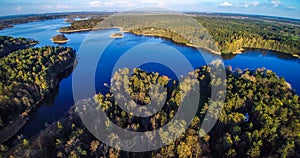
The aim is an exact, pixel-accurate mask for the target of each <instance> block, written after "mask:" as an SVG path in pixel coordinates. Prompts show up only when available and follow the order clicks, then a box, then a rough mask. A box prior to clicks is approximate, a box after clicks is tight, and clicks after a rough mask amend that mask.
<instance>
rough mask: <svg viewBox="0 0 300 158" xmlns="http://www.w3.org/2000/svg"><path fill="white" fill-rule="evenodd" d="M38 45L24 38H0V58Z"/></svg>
mask: <svg viewBox="0 0 300 158" xmlns="http://www.w3.org/2000/svg"><path fill="white" fill-rule="evenodd" d="M36 44H38V42H37V41H35V40H33V39H26V38H22V37H20V38H13V37H10V36H0V58H1V57H3V56H5V55H7V54H8V53H10V52H13V51H16V50H19V49H25V48H29V47H32V46H35V45H36Z"/></svg>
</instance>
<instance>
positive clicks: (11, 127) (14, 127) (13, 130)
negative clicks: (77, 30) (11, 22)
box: [0, 62, 74, 144]
mask: <svg viewBox="0 0 300 158" xmlns="http://www.w3.org/2000/svg"><path fill="white" fill-rule="evenodd" d="M73 67H74V62H72V63H70V64H69V65H68V66H66V67H65V68H64V69H63V70H61V71H59V72H58V73H57V76H56V79H58V75H59V74H60V73H63V72H64V71H67V70H68V69H71V68H72V69H73ZM59 84H60V81H58V82H56V84H55V86H53V88H52V90H53V89H54V88H55V87H57V86H58V85H59ZM46 95H47V94H46ZM44 99H45V95H44V96H41V98H40V99H39V100H37V101H36V103H35V104H33V105H32V106H30V107H29V108H27V109H25V110H24V112H22V113H20V114H19V115H16V117H15V118H14V119H12V120H10V121H9V124H7V125H5V126H4V127H3V128H2V129H1V130H0V144H2V143H5V142H6V141H8V140H9V139H11V138H12V137H13V136H15V135H16V134H17V133H18V132H19V131H20V130H21V129H22V128H23V127H24V126H25V125H26V124H27V122H28V121H29V120H30V116H29V115H30V113H31V112H32V111H33V110H34V109H36V108H38V105H39V104H41V103H42V102H43V101H44Z"/></svg>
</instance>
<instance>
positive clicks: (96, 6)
mask: <svg viewBox="0 0 300 158" xmlns="http://www.w3.org/2000/svg"><path fill="white" fill-rule="evenodd" d="M89 6H90V7H93V8H99V7H101V6H103V3H102V2H100V1H92V2H90V3H89Z"/></svg>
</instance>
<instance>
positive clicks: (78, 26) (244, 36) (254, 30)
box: [60, 15, 300, 54]
mask: <svg viewBox="0 0 300 158" xmlns="http://www.w3.org/2000/svg"><path fill="white" fill-rule="evenodd" d="M189 18H190V17H187V16H185V20H184V16H179V15H177V16H173V15H142V16H139V15H130V16H129V15H126V16H125V15H124V16H121V15H118V16H112V17H109V18H107V19H105V21H103V20H104V19H103V17H94V18H92V19H88V20H81V21H75V22H73V23H72V24H71V26H70V27H63V28H61V29H60V32H78V31H89V30H92V29H103V28H110V27H122V28H123V30H124V31H129V32H133V33H136V34H145V35H147V34H148V35H150V34H151V35H153V36H158V37H165V38H169V39H172V40H173V41H174V42H178V43H184V44H187V45H193V46H198V47H203V48H209V49H211V50H214V51H216V50H217V49H216V48H215V45H216V46H217V47H218V49H219V51H221V52H222V53H225V54H226V53H235V52H240V51H241V50H242V49H243V48H261V49H268V50H274V51H278V52H283V53H288V54H300V43H299V41H300V26H299V25H297V24H292V23H290V22H289V23H288V22H286V23H285V22H284V21H282V20H281V21H280V22H276V20H274V19H272V20H266V19H259V18H258V17H257V18H256V19H254V18H242V17H239V18H232V17H231V18H230V17H215V16H194V18H195V19H196V20H197V21H198V22H199V23H200V24H202V25H203V26H204V28H205V29H207V31H205V30H204V28H203V27H202V26H199V25H195V23H194V22H193V21H192V20H189ZM179 21H180V23H179ZM101 22H102V23H101ZM151 28H155V29H152V30H151ZM196 28H197V29H196ZM214 40H215V42H213V41H214Z"/></svg>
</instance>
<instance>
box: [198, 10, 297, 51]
mask: <svg viewBox="0 0 300 158" xmlns="http://www.w3.org/2000/svg"><path fill="white" fill-rule="evenodd" d="M196 19H197V20H198V21H199V22H200V23H201V24H202V25H203V26H204V27H205V28H207V29H208V31H209V32H210V34H211V35H212V37H213V38H214V39H215V41H216V42H217V45H218V47H219V49H220V50H221V51H222V53H230V52H236V51H239V50H240V49H242V48H262V49H268V50H274V51H279V52H284V53H289V54H300V43H299V41H300V26H299V25H295V24H289V23H283V22H280V23H279V22H278V23H277V22H276V21H267V20H254V19H248V18H226V17H209V16H205V17H196Z"/></svg>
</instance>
